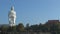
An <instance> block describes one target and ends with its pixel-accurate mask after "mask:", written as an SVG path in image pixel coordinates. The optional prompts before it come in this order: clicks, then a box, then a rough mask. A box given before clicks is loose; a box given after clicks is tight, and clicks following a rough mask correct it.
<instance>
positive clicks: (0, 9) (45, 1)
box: [0, 0, 60, 25]
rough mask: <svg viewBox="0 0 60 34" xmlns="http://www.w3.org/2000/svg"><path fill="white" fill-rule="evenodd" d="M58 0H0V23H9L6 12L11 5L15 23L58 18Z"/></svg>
mask: <svg viewBox="0 0 60 34" xmlns="http://www.w3.org/2000/svg"><path fill="white" fill-rule="evenodd" d="M59 1H60V0H4V1H3V0H0V24H9V21H8V12H9V11H10V9H11V6H13V5H14V9H15V11H16V14H17V19H16V24H19V23H20V22H22V23H23V24H24V25H26V24H27V23H29V24H30V25H33V24H39V23H43V24H44V23H45V22H46V21H48V20H60V2H59Z"/></svg>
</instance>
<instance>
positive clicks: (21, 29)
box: [17, 23, 24, 31]
mask: <svg viewBox="0 0 60 34" xmlns="http://www.w3.org/2000/svg"><path fill="white" fill-rule="evenodd" d="M17 30H18V31H24V25H23V24H22V23H19V24H18V26H17Z"/></svg>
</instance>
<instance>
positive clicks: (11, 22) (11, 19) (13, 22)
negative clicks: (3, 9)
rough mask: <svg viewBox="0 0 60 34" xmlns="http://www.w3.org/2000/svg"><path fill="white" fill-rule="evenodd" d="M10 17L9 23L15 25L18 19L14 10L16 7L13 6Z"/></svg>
mask: <svg viewBox="0 0 60 34" xmlns="http://www.w3.org/2000/svg"><path fill="white" fill-rule="evenodd" d="M8 18H9V25H10V26H15V21H16V12H15V11H14V7H13V6H12V7H11V11H10V12H9V14H8Z"/></svg>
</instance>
